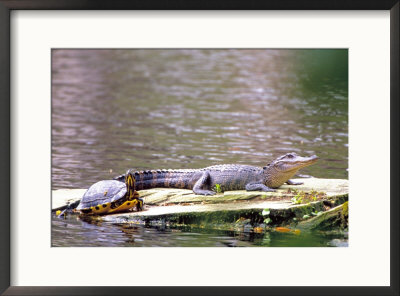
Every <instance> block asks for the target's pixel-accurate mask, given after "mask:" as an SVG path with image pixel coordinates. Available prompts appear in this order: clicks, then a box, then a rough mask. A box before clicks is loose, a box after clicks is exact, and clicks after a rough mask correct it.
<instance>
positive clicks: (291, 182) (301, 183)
mask: <svg viewBox="0 0 400 296" xmlns="http://www.w3.org/2000/svg"><path fill="white" fill-rule="evenodd" d="M286 183H287V184H288V185H303V184H304V183H303V182H295V181H292V180H290V179H289V180H287V181H286Z"/></svg>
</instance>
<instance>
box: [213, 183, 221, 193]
mask: <svg viewBox="0 0 400 296" xmlns="http://www.w3.org/2000/svg"><path fill="white" fill-rule="evenodd" d="M214 190H215V192H216V193H221V192H222V189H221V184H215V186H214Z"/></svg>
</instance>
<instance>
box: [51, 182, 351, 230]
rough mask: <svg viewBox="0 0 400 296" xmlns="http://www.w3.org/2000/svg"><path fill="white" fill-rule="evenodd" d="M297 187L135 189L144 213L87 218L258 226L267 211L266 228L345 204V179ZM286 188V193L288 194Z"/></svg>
mask: <svg viewBox="0 0 400 296" xmlns="http://www.w3.org/2000/svg"><path fill="white" fill-rule="evenodd" d="M294 181H301V182H304V184H303V185H283V186H281V187H280V188H279V189H278V190H277V191H276V192H261V191H251V192H248V191H242V190H240V191H226V192H224V193H220V194H216V195H214V196H203V195H196V194H194V193H193V191H191V190H184V189H170V188H155V189H150V190H142V191H139V195H140V197H141V198H143V199H144V203H145V209H144V211H141V212H127V213H116V214H111V215H105V216H98V217H93V219H100V220H102V221H107V222H111V223H131V222H135V221H147V222H148V221H156V220H162V221H167V222H168V223H175V224H197V225H210V226H212V225H215V224H216V223H234V222H235V221H237V220H238V219H250V221H251V223H252V224H259V223H263V222H264V219H265V218H267V217H266V216H265V215H263V213H262V211H263V210H264V209H268V210H269V214H268V218H269V219H270V222H269V224H270V225H279V224H283V223H287V222H290V221H291V220H292V219H293V218H297V219H302V218H303V217H304V215H311V214H312V213H315V212H321V211H325V210H326V209H328V208H331V207H333V206H336V205H340V204H342V203H343V202H345V201H347V200H348V180H341V179H317V178H307V179H295V180H294ZM289 189H290V190H289ZM300 191H301V192H311V191H314V192H323V193H324V194H323V198H319V199H316V200H315V201H313V202H309V203H307V204H293V203H292V201H291V199H292V198H293V197H294V196H295V194H296V192H300ZM84 192H85V190H83V189H75V190H74V189H68V190H63V189H61V190H55V191H53V197H52V209H53V210H54V211H55V210H58V209H63V208H65V207H66V205H67V203H74V202H75V204H77V203H78V202H79V200H80V198H81V196H82V195H83V194H84Z"/></svg>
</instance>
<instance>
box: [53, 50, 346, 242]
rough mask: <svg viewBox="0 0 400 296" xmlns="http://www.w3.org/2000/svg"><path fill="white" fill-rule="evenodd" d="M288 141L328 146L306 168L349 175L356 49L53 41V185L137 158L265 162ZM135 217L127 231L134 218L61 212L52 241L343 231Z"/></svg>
mask: <svg viewBox="0 0 400 296" xmlns="http://www.w3.org/2000/svg"><path fill="white" fill-rule="evenodd" d="M287 152H296V153H298V154H300V155H303V156H305V155H313V154H316V155H318V156H319V157H320V160H319V162H318V163H317V164H315V165H313V166H310V167H307V168H304V169H303V170H301V171H300V174H303V175H311V176H314V177H318V178H337V179H347V178H348V171H347V169H348V55H347V50H338V49H337V50H267V49H257V50H255V49H251V50H250V49H240V50H233V49H232V50H230V49H223V50H215V49H212V50H207V49H204V50H197V49H182V50H156V49H147V50H127V49H118V50H116V49H115V50H61V49H60V50H53V51H52V189H59V188H88V187H89V186H90V185H91V184H93V183H95V182H97V181H99V180H102V179H109V178H112V177H114V176H116V175H119V174H121V173H124V172H125V171H126V169H128V168H134V169H137V170H143V169H163V168H165V169H179V168H201V167H205V166H210V165H214V164H224V163H238V164H248V165H255V166H264V165H266V164H268V162H269V161H270V160H272V159H274V158H275V157H277V156H280V155H282V154H284V153H287ZM135 227H136V228H133V229H130V230H129V231H128V233H129V235H127V234H126V233H127V232H126V231H125V230H126V229H124V227H123V226H118V225H112V224H103V225H93V224H90V223H87V222H84V221H81V220H76V219H75V218H74V217H70V218H68V219H67V220H59V219H57V218H54V217H53V219H52V245H54V246H61V245H62V246H66V245H68V246H77V245H80V244H81V243H82V241H83V240H86V238H87V237H95V238H96V239H95V240H94V241H95V243H94V244H93V245H101V246H126V245H135V246H136V245H140V246H150V245H164V243H165V242H167V245H168V246H214V245H215V244H217V245H221V246H228V245H246V246H272V245H273V246H275V244H277V245H282V246H288V245H296V244H295V243H294V242H295V241H297V242H298V243H299V245H307V241H308V245H310V246H321V244H322V245H329V244H330V242H331V241H332V239H337V237H333V238H332V237H331V236H330V235H321V234H318V235H317V234H315V235H311V236H310V237H308V238H305V236H306V235H305V234H304V235H303V236H302V238H301V239H303V240H305V241H303V242H300V241H299V240H300V238H299V237H297V238H295V237H294V236H288V235H287V234H280V233H279V234H277V233H274V234H272V233H268V234H262V235H261V234H257V235H255V234H249V235H248V236H246V235H244V234H243V233H242V234H238V233H228V232H224V233H221V232H208V233H207V232H204V231H200V230H193V229H190V230H188V229H185V228H183V229H171V228H169V227H165V228H164V229H162V230H160V229H157V228H152V227H145V226H140V225H139V226H135ZM243 237H245V238H244V239H242V238H243ZM250 237H251V238H250ZM133 238H134V241H135V244H130V243H129V242H130V241H132V239H133ZM342 238H343V236H342ZM293 240H295V241H294V242H293ZM266 241H267V242H269V243H265V242H266ZM138 242H140V243H138ZM239 242H241V243H239Z"/></svg>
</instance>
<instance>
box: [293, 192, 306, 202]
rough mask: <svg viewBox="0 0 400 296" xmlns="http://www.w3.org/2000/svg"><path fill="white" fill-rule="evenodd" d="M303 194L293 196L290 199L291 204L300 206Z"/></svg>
mask: <svg viewBox="0 0 400 296" xmlns="http://www.w3.org/2000/svg"><path fill="white" fill-rule="evenodd" d="M303 198H304V194H301V192H298V193H297V194H296V195H295V196H293V197H292V199H291V200H292V203H294V204H301V203H302V202H303Z"/></svg>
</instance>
